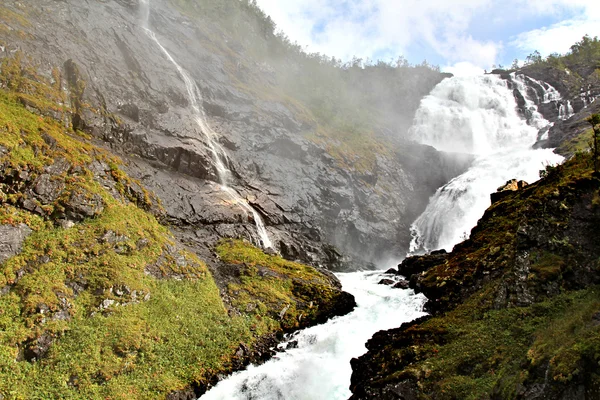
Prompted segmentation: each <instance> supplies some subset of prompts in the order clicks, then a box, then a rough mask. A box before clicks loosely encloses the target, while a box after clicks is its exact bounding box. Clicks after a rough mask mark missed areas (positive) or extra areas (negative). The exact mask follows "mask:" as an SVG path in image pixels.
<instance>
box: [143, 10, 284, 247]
mask: <svg viewBox="0 0 600 400" xmlns="http://www.w3.org/2000/svg"><path fill="white" fill-rule="evenodd" d="M140 12H141V14H142V27H143V29H144V31H145V32H146V34H147V35H148V36H149V37H150V38H151V39H152V40H153V41H154V43H155V44H156V45H157V46H158V48H159V49H160V50H161V51H162V53H163V54H164V55H165V57H166V58H167V59H168V60H169V61H170V62H171V64H173V65H174V66H175V68H176V69H177V72H178V74H179V76H180V77H181V79H183V82H184V84H185V88H186V91H187V97H188V100H189V102H190V105H191V108H192V111H193V115H194V121H195V122H196V124H197V125H198V128H199V130H200V132H201V133H202V134H203V135H204V138H205V140H206V144H207V147H208V150H209V151H210V153H211V155H212V160H213V164H214V167H215V169H216V170H217V175H218V178H219V183H220V184H221V190H223V191H224V192H225V193H227V194H228V195H229V197H231V200H232V201H233V203H234V204H237V205H238V206H239V207H240V208H241V209H242V210H243V211H244V214H246V215H248V213H250V214H252V218H253V220H254V223H255V224H256V230H257V234H258V236H259V238H260V241H261V245H262V246H263V248H272V247H273V243H272V242H271V239H270V238H269V234H268V232H267V229H266V227H265V224H264V222H263V220H262V217H261V216H260V214H259V213H258V211H256V210H255V209H254V208H253V207H252V206H251V205H250V204H249V203H248V201H246V200H245V199H244V198H242V196H240V195H239V193H237V192H236V191H235V190H234V189H232V188H231V187H228V186H227V185H228V183H229V179H230V177H231V171H230V170H229V168H228V167H227V161H228V157H227V153H226V152H225V149H223V147H222V146H221V144H220V143H219V142H218V136H217V134H216V132H215V131H214V130H213V129H212V128H211V127H210V125H208V123H207V122H206V115H205V114H204V109H203V108H202V96H201V94H200V90H199V89H198V86H197V85H196V83H195V82H194V80H193V79H192V78H191V76H190V75H189V74H188V72H187V71H186V70H185V69H183V67H181V66H180V65H179V64H178V63H177V61H175V59H174V58H173V57H172V56H171V54H170V53H169V52H168V51H167V49H165V48H164V46H163V45H162V44H161V43H160V41H159V40H158V38H157V37H156V34H155V33H154V32H153V31H152V30H151V29H150V27H149V19H150V0H140Z"/></svg>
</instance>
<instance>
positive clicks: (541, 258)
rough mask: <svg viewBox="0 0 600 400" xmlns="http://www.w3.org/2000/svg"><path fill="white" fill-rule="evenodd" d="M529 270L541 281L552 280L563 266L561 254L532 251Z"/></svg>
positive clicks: (557, 275)
mask: <svg viewBox="0 0 600 400" xmlns="http://www.w3.org/2000/svg"><path fill="white" fill-rule="evenodd" d="M531 258H532V261H533V262H532V264H531V267H530V268H531V271H532V272H533V273H534V274H536V275H537V277H538V278H539V279H541V280H543V281H550V280H554V279H556V278H558V277H559V275H560V273H561V272H562V269H563V268H564V266H565V261H564V259H563V257H562V256H560V255H558V254H553V253H549V252H542V253H541V254H539V253H534V254H532V255H531Z"/></svg>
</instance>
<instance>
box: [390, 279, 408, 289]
mask: <svg viewBox="0 0 600 400" xmlns="http://www.w3.org/2000/svg"><path fill="white" fill-rule="evenodd" d="M393 287H394V289H408V288H409V283H408V281H407V280H405V279H402V280H401V281H398V282H396V284H395V285H394V286H393Z"/></svg>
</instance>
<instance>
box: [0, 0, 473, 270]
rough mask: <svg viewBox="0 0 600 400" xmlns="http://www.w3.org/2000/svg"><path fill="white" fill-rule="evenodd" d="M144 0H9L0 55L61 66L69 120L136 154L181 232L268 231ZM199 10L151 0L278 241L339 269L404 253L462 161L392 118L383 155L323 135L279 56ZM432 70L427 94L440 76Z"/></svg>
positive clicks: (209, 241) (199, 240)
mask: <svg viewBox="0 0 600 400" xmlns="http://www.w3.org/2000/svg"><path fill="white" fill-rule="evenodd" d="M140 5H141V3H138V2H137V1H109V2H96V1H90V2H85V3H81V2H75V1H73V2H70V1H67V2H56V1H50V0H48V1H41V2H40V1H35V2H27V1H25V2H19V3H14V4H7V5H4V6H3V9H4V10H6V11H5V12H4V14H3V20H4V23H5V24H6V26H7V27H8V29H7V30H6V32H4V34H3V37H4V39H3V40H2V41H3V46H2V56H3V57H12V56H13V55H14V54H15V52H16V51H21V52H22V53H23V54H24V55H25V56H26V57H27V58H28V59H29V61H28V62H30V63H31V64H32V65H35V67H36V69H37V70H38V71H39V72H40V73H42V74H46V75H47V76H49V77H50V76H51V74H52V70H53V68H55V67H58V68H59V70H60V72H61V73H62V80H61V82H60V85H62V88H63V89H64V90H66V91H68V92H69V93H70V95H69V96H68V99H67V100H68V103H69V104H70V105H71V106H72V109H73V113H72V115H71V114H69V113H66V114H60V113H58V114H57V115H54V116H55V117H57V118H59V119H65V120H68V119H71V121H72V124H73V126H74V128H76V129H80V130H82V131H84V132H88V133H91V134H92V135H93V136H94V137H96V138H98V139H101V140H103V141H105V142H106V143H108V144H109V145H110V146H111V148H112V150H113V151H115V152H117V153H118V154H120V155H122V156H126V157H127V158H128V159H129V158H131V157H130V156H132V155H135V156H137V157H133V158H131V160H130V161H129V162H128V165H127V166H126V167H125V168H126V169H127V172H128V173H129V174H131V175H132V176H133V177H135V178H138V179H139V180H140V181H141V182H142V184H144V185H145V186H146V187H148V188H149V189H151V190H152V191H154V193H156V195H157V196H158V198H159V199H160V200H161V202H162V205H163V207H164V210H165V215H164V219H165V220H167V221H169V223H170V224H172V225H173V226H175V227H177V228H176V229H175V233H176V235H178V237H179V238H180V239H181V240H183V241H184V242H186V243H187V244H188V245H190V246H193V247H194V248H196V249H197V251H198V252H201V253H202V254H203V255H206V256H207V257H209V256H210V255H211V254H212V250H211V248H212V247H213V245H214V243H215V242H216V241H217V240H218V238H220V237H246V238H249V239H250V238H253V239H254V241H255V242H257V241H256V237H255V233H254V232H255V230H254V227H253V224H252V221H251V220H250V221H249V220H248V218H247V217H246V216H245V215H244V213H243V212H242V210H240V209H239V207H236V206H235V205H231V204H229V205H228V204H227V198H226V196H224V195H223V194H222V193H219V187H218V185H216V184H214V182H215V181H217V179H216V175H217V174H216V171H215V168H214V166H213V165H212V163H211V154H210V150H209V149H208V147H207V143H206V140H205V138H204V137H203V135H202V133H201V132H199V129H198V127H197V126H196V124H195V123H194V119H193V115H192V114H193V113H192V111H191V110H190V104H189V100H188V98H187V96H186V88H185V86H184V82H183V81H182V79H181V76H180V75H179V74H178V71H177V70H176V69H175V68H174V65H173V64H172V63H171V62H170V61H169V60H168V59H167V58H166V57H165V55H164V54H163V53H161V51H160V49H159V48H158V47H157V45H156V44H155V43H154V42H153V41H152V40H150V39H149V37H148V35H147V34H146V32H145V31H144V29H143V28H142V26H141V25H142V18H143V16H142V15H141V14H142V13H143V9H142V8H141V6H140ZM196 7H198V6H196ZM192 11H194V8H193V6H191V5H190V4H188V2H182V1H180V2H168V1H155V2H151V9H150V19H149V24H150V25H151V26H152V28H153V30H155V31H156V34H157V35H158V36H159V37H160V38H161V41H162V42H163V45H164V46H165V47H166V48H168V51H169V52H170V53H171V54H172V56H173V58H174V59H176V60H177V62H178V63H179V64H180V65H181V66H182V67H183V68H184V69H186V70H187V71H188V72H189V74H190V75H191V77H192V78H193V80H194V81H195V82H196V83H197V85H198V86H199V88H200V91H201V94H202V97H203V104H202V105H201V106H202V107H203V108H204V109H205V110H206V113H207V116H208V121H207V122H208V123H209V124H210V126H211V127H212V129H214V130H215V131H216V133H217V135H218V136H219V141H220V142H221V144H222V146H223V147H224V148H225V149H226V151H227V153H228V155H229V161H228V163H229V165H228V166H229V168H230V169H231V170H232V171H233V181H232V182H231V185H232V186H233V187H234V188H235V190H237V191H238V192H239V193H240V194H241V195H242V197H244V198H246V199H247V200H248V201H249V203H250V204H252V205H253V206H254V207H255V208H256V209H257V210H258V211H259V213H260V214H261V215H262V217H263V218H264V220H265V223H266V225H267V230H268V231H269V233H270V235H271V236H272V238H273V239H274V243H275V247H276V249H277V250H278V251H280V252H281V254H282V255H284V256H285V257H286V258H289V259H298V260H303V261H304V262H310V263H312V264H318V265H323V266H326V267H328V268H333V269H343V268H348V267H350V266H354V267H355V268H361V267H365V266H367V265H368V264H369V263H370V262H378V261H381V260H382V259H388V258H394V257H399V256H402V255H403V254H404V253H405V252H406V247H407V244H408V241H409V233H408V231H409V230H408V224H409V223H410V221H412V220H413V219H414V217H415V216H416V215H418V213H419V212H420V211H421V209H422V208H423V207H424V206H425V203H426V201H427V199H428V197H429V196H430V195H431V194H432V193H433V191H434V190H435V189H436V188H437V187H439V186H440V185H441V184H443V183H444V182H446V181H448V180H449V179H450V178H451V177H453V176H454V175H455V174H457V173H458V172H460V171H461V170H462V169H463V168H464V163H462V164H461V163H457V162H454V161H452V160H453V158H451V157H447V156H445V155H443V154H440V153H438V152H436V151H434V150H433V149H431V148H427V147H424V146H418V145H415V144H410V143H408V142H404V141H402V140H401V139H398V138H397V137H400V136H401V133H402V132H397V133H395V132H392V131H390V130H389V129H387V130H386V129H380V130H378V131H377V132H375V135H376V136H377V137H381V138H382V139H381V141H380V142H381V143H387V141H388V140H390V139H389V138H390V137H393V145H390V146H387V148H386V149H385V151H382V152H381V155H377V156H374V153H373V152H371V151H369V150H367V153H368V154H367V155H364V154H362V155H361V154H360V152H359V153H357V154H354V155H353V154H351V153H350V154H349V153H343V154H340V153H339V151H337V150H336V143H337V144H339V145H340V146H342V147H343V146H344V143H345V142H344V140H345V139H344V138H343V137H341V138H339V139H335V137H334V138H333V139H332V138H331V137H330V136H323V134H322V130H321V128H320V126H319V124H318V122H316V121H315V119H314V116H312V114H311V113H310V112H307V111H306V109H305V107H304V106H303V104H302V103H300V102H298V101H296V100H295V99H293V98H291V99H290V98H286V97H283V96H281V95H278V94H277V90H278V89H277V88H278V86H277V81H278V79H280V77H279V76H278V75H277V74H276V73H275V72H274V70H273V68H271V67H270V66H269V64H268V62H263V61H261V60H259V59H257V58H255V57H254V56H252V55H251V54H250V51H249V50H248V49H247V48H246V47H244V44H243V43H239V42H237V41H235V40H234V39H232V38H231V37H229V36H228V31H227V30H226V28H223V27H222V26H219V24H218V21H217V22H215V21H213V20H210V18H209V17H205V18H204V19H203V17H202V14H201V15H200V16H198V14H197V13H196V14H195V13H194V12H192ZM298 74H302V71H298ZM428 74H429V75H427V76H429V78H427V79H428V81H427V82H425V84H423V85H422V86H423V87H422V88H421V89H420V90H421V91H422V94H426V93H427V92H428V91H429V90H430V89H431V88H432V87H433V86H434V85H435V84H436V83H437V82H439V80H441V79H442V78H443V75H441V74H438V73H434V72H432V71H430V72H428ZM407 79H410V77H407ZM415 79H416V78H415ZM334 101H335V100H334ZM418 101H419V99H418V97H417V98H413V99H409V100H407V102H408V103H410V104H412V105H410V106H408V107H407V108H408V109H412V110H413V111H414V109H416V105H418ZM410 118H411V116H410V111H407V118H405V121H404V126H402V125H401V124H396V126H401V128H400V130H402V128H404V127H405V126H406V124H408V123H409V121H410ZM407 121H408V122H407ZM378 132H379V133H378ZM385 138H387V139H385ZM377 140H379V139H376V141H377ZM361 146H362V144H360V142H359V144H358V145H357V148H361ZM383 146H385V145H383ZM366 158H369V162H368V163H365V162H364V160H365V159H366ZM390 221H394V223H393V224H390V223H389V222H390ZM323 243H326V244H328V245H326V246H323Z"/></svg>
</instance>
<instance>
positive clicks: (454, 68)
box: [442, 62, 484, 76]
mask: <svg viewBox="0 0 600 400" xmlns="http://www.w3.org/2000/svg"><path fill="white" fill-rule="evenodd" d="M442 72H450V73H451V74H452V75H454V76H472V75H481V74H483V73H484V70H483V69H482V68H479V67H478V66H477V65H473V64H471V63H470V62H459V63H456V64H454V65H447V66H445V67H443V68H442Z"/></svg>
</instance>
